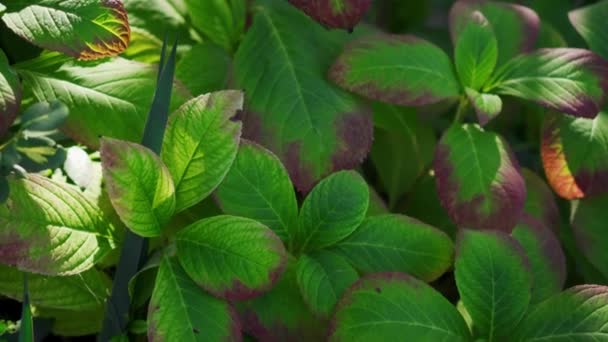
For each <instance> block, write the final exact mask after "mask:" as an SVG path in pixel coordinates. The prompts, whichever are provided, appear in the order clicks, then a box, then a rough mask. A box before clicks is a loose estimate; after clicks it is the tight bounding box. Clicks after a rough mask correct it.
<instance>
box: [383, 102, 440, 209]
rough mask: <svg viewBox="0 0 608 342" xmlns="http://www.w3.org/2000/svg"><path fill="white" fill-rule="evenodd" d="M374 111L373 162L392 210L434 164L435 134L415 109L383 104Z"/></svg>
mask: <svg viewBox="0 0 608 342" xmlns="http://www.w3.org/2000/svg"><path fill="white" fill-rule="evenodd" d="M373 109H374V124H375V125H376V129H375V131H374V144H373V145H372V153H371V159H372V161H373V162H374V165H375V166H376V171H377V172H378V176H379V178H380V182H381V183H382V185H383V188H384V190H385V191H386V192H387V194H388V199H389V206H390V207H391V208H393V207H394V206H395V204H396V203H397V201H398V200H399V199H400V198H401V196H403V195H404V194H405V193H406V192H407V191H408V190H409V189H410V188H411V186H412V185H413V184H414V182H415V181H416V179H417V178H418V177H419V176H420V175H421V174H422V173H423V172H424V171H425V170H426V169H427V167H428V165H429V164H430V163H431V162H432V160H433V151H434V150H435V143H436V139H435V134H434V132H433V129H432V127H431V126H430V125H428V124H425V123H423V122H421V121H420V120H418V118H417V117H416V113H415V112H414V111H412V110H407V109H404V108H400V107H397V106H391V105H385V104H381V103H374V105H373Z"/></svg>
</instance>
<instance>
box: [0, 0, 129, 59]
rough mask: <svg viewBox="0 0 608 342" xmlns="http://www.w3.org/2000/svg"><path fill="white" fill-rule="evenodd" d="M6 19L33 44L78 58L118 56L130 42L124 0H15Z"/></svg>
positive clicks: (15, 30)
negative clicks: (33, 0) (34, 0)
mask: <svg viewBox="0 0 608 342" xmlns="http://www.w3.org/2000/svg"><path fill="white" fill-rule="evenodd" d="M2 21H4V23H5V24H6V26H7V27H8V28H9V29H11V30H12V31H13V32H14V33H16V34H17V35H19V36H20V37H22V38H23V39H25V40H27V41H29V42H30V43H32V44H34V45H37V46H40V47H42V48H45V49H49V50H54V51H60V52H63V53H65V54H66V55H68V56H72V57H76V58H78V59H98V58H102V57H107V56H114V55H117V54H119V53H120V52H122V51H123V50H124V49H126V47H127V45H129V37H130V32H129V22H128V20H127V12H126V11H125V9H124V7H123V5H122V2H121V1H98V0H81V1H60V0H45V1H37V2H35V3H34V4H32V2H31V1H11V2H10V3H9V4H8V8H7V13H5V14H4V16H2Z"/></svg>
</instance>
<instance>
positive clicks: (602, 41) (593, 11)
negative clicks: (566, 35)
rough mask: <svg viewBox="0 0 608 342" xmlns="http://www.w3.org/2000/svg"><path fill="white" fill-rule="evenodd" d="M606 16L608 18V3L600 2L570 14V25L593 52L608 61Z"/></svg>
mask: <svg viewBox="0 0 608 342" xmlns="http://www.w3.org/2000/svg"><path fill="white" fill-rule="evenodd" d="M606 16H608V1H598V2H597V3H595V4H591V5H587V6H584V7H581V8H577V9H575V10H574V11H571V12H570V13H568V18H569V19H570V23H572V26H574V28H575V29H576V31H577V32H578V33H579V34H580V35H581V36H582V37H583V39H584V40H585V42H587V45H589V47H590V48H591V50H593V52H595V53H597V54H598V55H600V56H602V57H604V58H605V59H608V34H607V31H606V22H605V20H606Z"/></svg>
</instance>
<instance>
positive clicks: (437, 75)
mask: <svg viewBox="0 0 608 342" xmlns="http://www.w3.org/2000/svg"><path fill="white" fill-rule="evenodd" d="M329 77H330V78H331V79H332V80H333V81H334V82H336V83H337V84H339V85H340V86H341V87H343V88H345V89H348V90H350V91H352V92H355V93H357V94H359V95H362V96H364V97H368V98H371V99H374V100H379V101H383V102H388V103H394V104H398V105H404V106H421V105H425V104H431V103H436V102H439V101H442V100H445V99H450V98H455V97H456V96H458V95H459V93H460V85H459V83H458V79H457V78H456V75H455V74H454V68H453V66H452V62H451V61H450V58H449V57H448V55H447V54H446V53H445V52H444V51H443V50H441V49H440V48H439V47H437V46H435V45H433V44H432V43H430V42H428V41H426V40H423V39H420V38H417V37H414V36H409V35H404V36H397V35H375V36H370V37H366V38H363V39H360V40H358V41H356V42H354V43H351V44H350V46H349V47H348V48H347V49H346V50H345V51H344V52H343V53H342V55H341V56H340V57H339V58H338V60H337V61H336V62H335V63H334V65H333V66H332V67H331V69H330V71H329Z"/></svg>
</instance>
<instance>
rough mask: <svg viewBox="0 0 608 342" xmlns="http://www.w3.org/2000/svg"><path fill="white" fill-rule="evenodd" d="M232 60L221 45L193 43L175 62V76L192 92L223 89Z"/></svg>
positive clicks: (194, 93) (195, 93)
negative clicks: (177, 61)
mask: <svg viewBox="0 0 608 342" xmlns="http://www.w3.org/2000/svg"><path fill="white" fill-rule="evenodd" d="M231 64H232V60H231V57H230V55H229V54H228V53H227V52H226V51H225V50H224V49H222V48H221V47H219V46H217V45H215V44H212V43H203V44H198V45H194V46H193V47H192V48H191V49H190V50H189V51H188V52H186V53H185V54H184V55H183V56H182V57H181V58H180V60H179V63H177V66H176V69H175V76H176V77H177V79H179V80H180V81H182V82H183V83H184V85H185V86H186V88H188V90H189V91H190V92H191V93H192V94H193V95H199V94H206V93H208V92H211V91H218V90H221V89H224V88H225V86H226V85H227V84H228V80H229V77H230V71H231V67H232V66H231Z"/></svg>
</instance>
